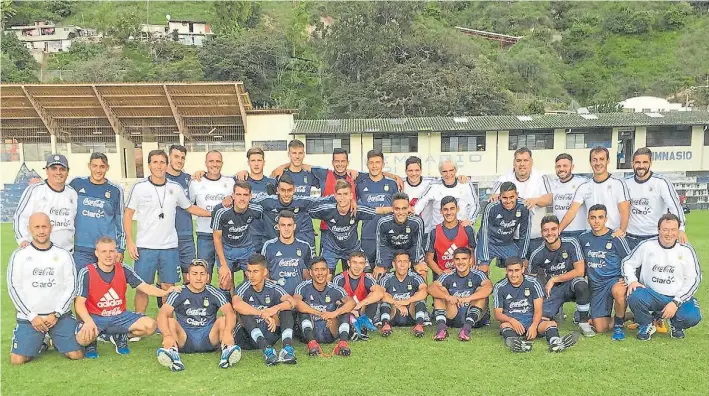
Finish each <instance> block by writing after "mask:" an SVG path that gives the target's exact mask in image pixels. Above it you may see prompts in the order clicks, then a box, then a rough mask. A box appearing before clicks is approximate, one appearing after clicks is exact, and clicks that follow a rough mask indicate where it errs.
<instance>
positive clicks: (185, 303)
mask: <svg viewBox="0 0 709 396" xmlns="http://www.w3.org/2000/svg"><path fill="white" fill-rule="evenodd" d="M182 305H190V300H185V302H183V303H182Z"/></svg>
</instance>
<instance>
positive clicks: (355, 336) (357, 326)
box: [350, 315, 364, 341]
mask: <svg viewBox="0 0 709 396" xmlns="http://www.w3.org/2000/svg"><path fill="white" fill-rule="evenodd" d="M350 325H352V329H353V330H354V331H353V332H352V337H351V339H352V341H357V340H361V339H362V338H364V334H363V333H362V322H361V321H360V318H357V319H354V316H352V315H350Z"/></svg>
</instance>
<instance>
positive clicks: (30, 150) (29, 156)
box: [22, 142, 52, 161]
mask: <svg viewBox="0 0 709 396" xmlns="http://www.w3.org/2000/svg"><path fill="white" fill-rule="evenodd" d="M22 152H23V153H24V156H25V161H46V160H47V156H48V155H49V154H52V144H51V143H49V142H46V143H23V144H22Z"/></svg>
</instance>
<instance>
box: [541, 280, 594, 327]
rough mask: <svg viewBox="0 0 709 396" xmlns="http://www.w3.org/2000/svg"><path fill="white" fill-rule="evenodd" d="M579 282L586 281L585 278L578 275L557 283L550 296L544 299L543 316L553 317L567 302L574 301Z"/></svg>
mask: <svg viewBox="0 0 709 396" xmlns="http://www.w3.org/2000/svg"><path fill="white" fill-rule="evenodd" d="M579 282H586V279H585V278H581V277H577V278H574V279H571V280H570V281H567V282H564V283H557V284H556V285H554V287H552V288H551V293H550V295H549V296H548V298H545V299H544V305H543V308H542V316H543V317H545V318H547V319H551V318H553V317H554V315H556V314H557V313H558V312H559V308H561V307H562V306H563V305H564V303H565V302H569V301H574V300H575V299H576V293H575V292H574V287H575V286H576V284H577V283H579Z"/></svg>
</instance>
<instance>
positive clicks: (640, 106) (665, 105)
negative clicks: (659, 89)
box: [619, 96, 689, 113]
mask: <svg viewBox="0 0 709 396" xmlns="http://www.w3.org/2000/svg"><path fill="white" fill-rule="evenodd" d="M619 104H620V105H621V106H623V111H626V112H629V113H659V112H665V111H689V109H688V108H686V107H682V104H681V103H670V101H669V100H667V99H664V98H658V97H655V96H636V97H634V98H628V99H626V100H624V101H622V102H620V103H619Z"/></svg>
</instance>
